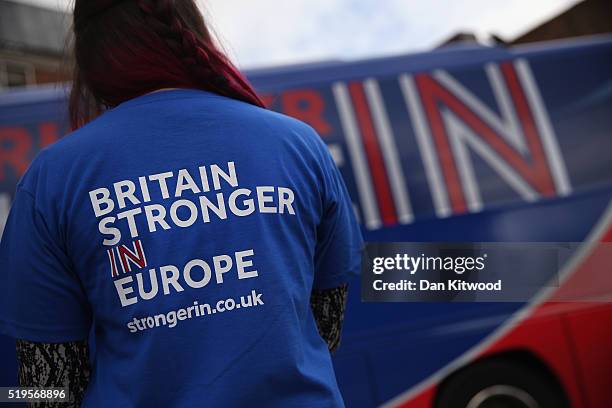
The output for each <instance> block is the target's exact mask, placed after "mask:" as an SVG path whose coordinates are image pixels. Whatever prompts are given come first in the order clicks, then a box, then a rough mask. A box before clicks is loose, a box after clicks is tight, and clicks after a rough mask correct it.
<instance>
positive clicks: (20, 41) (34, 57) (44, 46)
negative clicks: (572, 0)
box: [0, 0, 612, 91]
mask: <svg viewBox="0 0 612 408" xmlns="http://www.w3.org/2000/svg"><path fill="white" fill-rule="evenodd" d="M70 21H71V16H70V14H69V13H65V12H61V11H58V10H57V9H50V8H45V7H41V6H36V5H31V4H27V3H22V2H18V1H16V0H0V91H1V90H2V89H7V88H11V87H21V86H27V85H35V84H45V83H54V82H61V81H64V80H65V79H66V78H67V77H68V75H67V72H68V70H67V67H68V66H69V65H66V60H65V58H64V55H65V51H66V49H67V47H66V41H67V32H68V29H69V27H70ZM608 32H612V1H609V0H584V1H582V2H579V3H577V4H574V5H573V6H571V7H570V8H569V9H567V10H566V11H564V12H562V13H561V14H559V15H557V16H554V17H552V18H550V19H549V20H548V21H546V22H544V23H542V24H540V25H538V26H536V27H534V28H532V29H531V30H529V31H528V32H526V33H524V34H521V35H519V36H518V37H516V38H514V39H507V38H501V37H500V36H497V35H495V34H494V33H491V35H490V38H489V39H487V43H488V44H497V45H515V44H524V43H529V42H537V41H546V40H553V39H561V38H569V37H578V36H585V35H593V34H601V33H608ZM458 42H463V43H465V42H478V36H477V35H475V34H474V33H472V32H469V31H468V32H464V31H460V32H457V33H455V34H453V35H451V36H450V37H449V38H448V39H447V40H445V41H442V42H441V44H440V46H444V45H448V44H451V43H458Z"/></svg>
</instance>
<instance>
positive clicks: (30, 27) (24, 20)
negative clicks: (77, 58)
mask: <svg viewBox="0 0 612 408" xmlns="http://www.w3.org/2000/svg"><path fill="white" fill-rule="evenodd" d="M70 23H71V15H70V13H62V12H59V11H56V10H52V9H48V8H43V7H38V6H33V5H30V4H24V3H17V2H15V1H11V0H0V50H2V49H10V50H17V51H23V52H30V53H41V54H61V53H62V52H63V50H64V49H65V44H66V35H67V33H68V28H69V27H70Z"/></svg>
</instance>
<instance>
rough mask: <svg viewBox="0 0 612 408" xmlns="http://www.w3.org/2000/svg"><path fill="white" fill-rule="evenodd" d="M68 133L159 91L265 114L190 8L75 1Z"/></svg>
mask: <svg viewBox="0 0 612 408" xmlns="http://www.w3.org/2000/svg"><path fill="white" fill-rule="evenodd" d="M73 32H74V46H73V50H74V61H75V66H74V72H73V84H72V90H71V94H70V106H69V112H70V121H71V125H72V128H73V129H76V128H78V127H80V126H82V125H84V124H85V123H87V122H89V121H90V120H92V119H93V118H95V117H96V116H97V115H99V114H100V113H101V112H102V111H104V109H106V108H109V107H113V106H117V105H118V104H120V103H121V102H124V101H126V100H128V99H132V98H134V97H137V96H140V95H143V94H145V93H148V92H151V91H154V90H157V89H161V88H195V89H202V90H206V91H209V92H214V93H216V94H219V95H223V96H226V97H229V98H234V99H237V100H241V101H244V102H247V103H251V104H253V105H256V106H260V107H263V106H264V104H263V102H262V100H261V99H260V98H259V97H258V96H257V94H256V92H255V91H254V90H253V88H252V87H251V85H250V84H249V83H248V81H247V80H246V79H245V78H244V77H243V76H242V75H241V74H240V72H239V71H238V70H237V69H236V67H235V66H234V65H233V64H232V63H231V62H230V60H229V59H228V57H227V56H226V55H225V54H224V53H223V52H222V51H221V50H220V49H219V47H218V46H217V45H216V44H215V41H214V40H213V38H212V36H211V34H210V31H209V30H208V28H207V26H206V24H205V21H204V18H203V16H202V14H201V13H200V11H199V10H198V8H197V6H196V5H195V3H194V1H193V0H76V2H75V7H74V24H73Z"/></svg>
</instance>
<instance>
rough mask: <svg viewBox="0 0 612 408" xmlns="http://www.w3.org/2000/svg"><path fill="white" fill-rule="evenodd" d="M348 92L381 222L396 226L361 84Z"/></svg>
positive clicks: (356, 84)
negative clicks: (357, 123)
mask: <svg viewBox="0 0 612 408" xmlns="http://www.w3.org/2000/svg"><path fill="white" fill-rule="evenodd" d="M349 92H350V94H351V98H352V99H353V105H354V107H355V113H356V116H357V121H358V122H359V128H360V130H361V132H360V133H361V138H362V140H363V146H364V148H365V153H366V157H367V159H368V164H369V165H370V173H371V175H372V181H373V184H374V189H375V190H376V199H377V202H378V208H379V209H380V213H381V216H382V222H383V224H384V225H387V226H389V225H395V224H397V215H396V212H395V204H394V203H393V196H392V193H391V187H390V186H389V178H388V176H387V172H386V169H385V164H384V160H383V156H382V153H381V150H380V146H379V144H378V138H377V137H376V131H375V130H374V125H373V124H372V117H371V116H370V111H369V108H368V105H367V102H366V98H365V94H364V92H363V87H362V85H361V83H359V82H352V83H350V84H349Z"/></svg>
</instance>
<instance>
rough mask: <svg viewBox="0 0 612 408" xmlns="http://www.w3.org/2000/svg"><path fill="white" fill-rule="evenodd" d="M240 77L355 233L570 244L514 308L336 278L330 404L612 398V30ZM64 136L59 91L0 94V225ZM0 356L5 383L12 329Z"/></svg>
mask: <svg viewBox="0 0 612 408" xmlns="http://www.w3.org/2000/svg"><path fill="white" fill-rule="evenodd" d="M248 76H249V78H250V80H251V81H252V82H253V84H254V85H255V87H256V88H257V89H258V91H259V92H260V93H261V94H262V96H263V98H264V100H265V102H266V103H267V105H268V106H269V107H270V108H271V109H274V110H277V111H280V112H283V113H285V114H287V115H291V116H294V117H296V118H298V119H300V120H302V121H304V122H306V123H308V124H309V125H310V126H312V127H313V128H314V129H315V130H316V131H317V132H318V134H319V135H320V136H321V137H322V138H323V140H324V141H325V143H326V144H327V145H328V147H329V149H330V151H331V153H332V156H333V158H334V160H335V161H336V164H337V165H338V167H339V168H340V170H341V173H342V175H343V177H344V179H345V181H346V184H347V188H348V190H349V193H350V194H351V197H352V199H353V201H354V207H355V211H356V214H357V216H358V219H359V221H360V223H361V226H362V231H363V235H364V237H365V239H366V241H368V242H378V243H381V242H383V243H384V242H474V243H476V242H506V243H508V242H510V243H512V242H515V243H517V242H518V243H538V242H539V243H541V242H561V243H577V245H573V246H572V245H568V248H569V249H568V251H569V254H568V256H567V257H566V258H564V261H563V262H560V263H559V271H558V280H557V282H556V284H555V285H546V286H543V287H542V288H541V290H538V291H537V292H536V293H535V294H534V295H533V296H532V297H531V298H530V299H526V300H524V301H520V302H519V301H513V302H453V301H452V300H453V299H447V300H446V301H436V302H365V301H362V300H361V293H360V292H361V290H360V285H361V283H360V282H359V280H355V281H354V282H351V283H350V284H349V300H348V305H347V313H346V318H345V322H344V333H343V338H342V342H341V347H340V349H339V350H338V351H337V352H336V353H335V354H334V356H333V360H334V366H335V370H336V376H337V380H338V383H339V386H340V389H341V391H342V394H343V396H344V399H345V402H346V405H347V407H356V408H360V407H364V408H365V407H376V406H383V407H411V408H425V407H455V406H465V407H468V408H476V407H478V408H486V407H493V406H495V407H525V408H533V407H542V408H547V407H569V406H571V407H590V408H600V407H612V388H611V387H610V385H611V384H612V383H611V381H612V306H611V304H610V297H611V294H612V278H610V277H611V276H612V262H611V261H612V259H611V258H610V254H609V252H610V251H606V244H605V243H606V242H612V206H611V205H610V203H611V198H612V37H610V36H601V37H591V38H584V39H575V40H565V41H559V42H548V43H538V44H531V45H524V46H518V47H511V48H507V47H503V46H499V47H498V46H491V47H490V46H480V45H474V44H456V45H452V46H446V47H442V48H439V49H436V50H433V51H430V52H424V53H418V54H410V55H402V56H394V57H386V58H379V59H370V60H364V61H356V62H326V63H320V64H307V65H300V66H290V67H282V68H271V69H259V70H254V71H251V72H248ZM68 130H69V129H68V121H67V111H66V89H65V88H64V87H61V86H55V87H37V88H29V89H23V90H14V91H13V90H11V91H7V92H4V93H2V94H0V228H2V224H3V223H4V221H5V218H6V215H7V213H8V210H9V207H10V202H11V197H12V195H13V193H14V190H15V186H16V184H17V182H18V180H19V178H20V177H21V175H22V174H23V173H24V171H25V170H26V169H27V167H28V164H29V163H30V161H31V160H32V158H33V157H34V156H35V155H36V154H37V152H39V151H40V150H41V149H43V148H45V146H48V145H50V144H52V143H53V142H54V141H56V140H58V139H59V138H60V137H63V135H65V134H67V133H68ZM68 137H70V136H68ZM606 274H607V275H606ZM593 282H597V284H596V285H593V284H592V283H593ZM585 285H586V286H589V285H590V290H589V292H588V293H586V294H585V296H583V297H581V299H580V301H571V302H570V301H567V300H566V299H567V297H564V296H563V294H564V292H567V291H571V290H574V289H575V288H580V287H584V286H585ZM592 286H596V287H595V288H593V287H592ZM0 361H1V362H2V363H1V367H0V384H2V385H13V384H16V361H15V351H14V341H13V340H12V339H8V338H5V337H1V338H0ZM450 402H453V404H454V405H453V404H451V403H450Z"/></svg>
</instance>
